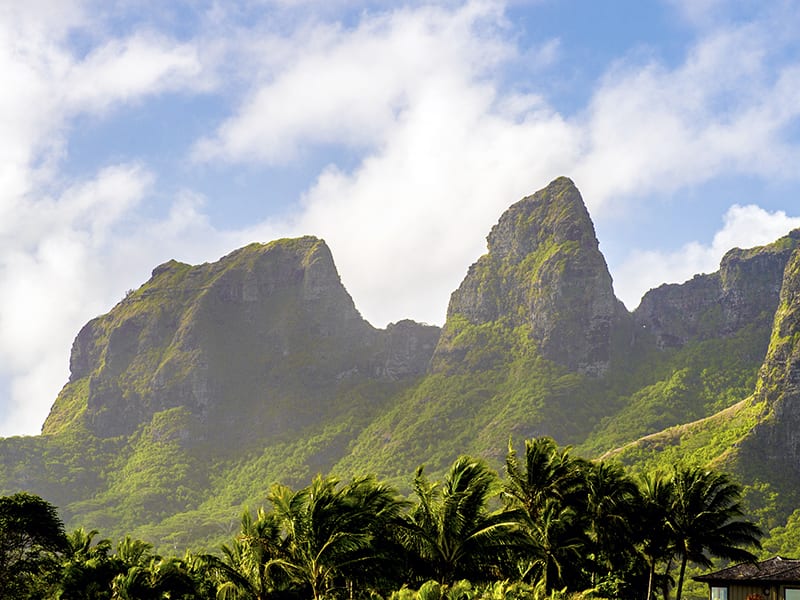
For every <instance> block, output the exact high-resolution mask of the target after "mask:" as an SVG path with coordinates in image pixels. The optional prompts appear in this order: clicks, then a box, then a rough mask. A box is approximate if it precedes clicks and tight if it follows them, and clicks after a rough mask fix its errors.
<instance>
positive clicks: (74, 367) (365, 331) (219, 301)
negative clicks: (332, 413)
mask: <svg viewBox="0 0 800 600" xmlns="http://www.w3.org/2000/svg"><path fill="white" fill-rule="evenodd" d="M438 335H439V330H438V328H436V327H430V326H424V325H419V324H417V323H414V322H411V321H404V322H401V323H398V324H396V325H394V326H391V327H390V328H389V329H388V330H386V331H381V330H377V329H375V328H373V327H372V326H371V325H369V323H367V322H366V321H365V320H364V319H363V318H362V317H361V315H360V314H359V313H358V311H357V310H356V308H355V306H354V304H353V300H352V298H351V297H350V295H349V294H348V293H347V291H346V290H345V289H344V287H343V286H342V284H341V281H340V279H339V275H338V273H337V271H336V267H335V266H334V263H333V259H332V257H331V254H330V251H329V249H328V247H327V246H326V245H325V243H324V242H323V241H321V240H318V239H316V238H313V237H305V238H300V239H295V240H279V241H276V242H272V243H269V244H264V245H262V244H252V245H250V246H247V247H245V248H242V249H240V250H237V251H235V252H233V253H231V254H229V255H227V256H225V257H223V258H222V259H220V260H219V261H218V262H215V263H212V264H204V265H200V266H196V267H192V266H189V265H185V264H181V263H178V262H175V261H171V262H168V263H166V264H164V265H161V266H159V267H157V268H156V269H155V270H154V271H153V276H152V278H151V279H150V280H149V281H148V282H147V283H145V284H144V285H143V286H142V287H141V288H140V289H139V290H137V291H135V292H132V293H130V294H129V295H128V296H126V298H125V299H124V300H123V301H122V302H120V303H119V304H118V305H117V306H116V307H115V308H114V309H113V310H112V311H111V312H110V313H108V314H107V315H104V316H102V317H99V318H97V319H94V320H93V321H91V322H89V323H88V324H87V325H86V326H85V327H84V328H83V329H82V330H81V332H80V333H79V334H78V336H77V338H76V339H75V342H74V344H73V348H72V355H71V360H70V370H71V375H70V380H69V383H68V384H67V386H66V387H65V388H64V390H63V391H62V392H61V394H60V395H59V398H58V399H57V400H56V403H55V405H54V406H53V409H52V411H51V414H50V416H49V417H48V419H47V421H46V422H45V425H44V428H43V431H44V432H45V433H53V432H56V431H58V430H60V429H61V428H62V427H65V426H67V425H68V424H69V423H70V422H72V421H74V420H75V419H76V418H77V417H78V416H79V415H80V418H81V419H83V422H84V424H85V425H86V426H88V428H89V429H90V430H91V431H92V432H93V433H95V434H96V435H98V436H100V437H109V436H115V435H123V434H124V435H127V434H130V433H132V432H133V431H134V430H135V429H136V428H137V427H138V426H139V425H141V424H143V423H146V422H148V421H149V420H150V418H151V417H152V416H153V415H154V414H156V413H158V412H160V411H163V410H166V409H170V408H176V407H185V408H187V409H188V410H189V411H190V412H191V414H192V415H194V417H195V418H196V419H198V420H199V422H200V423H201V425H202V424H210V423H214V424H215V426H219V425H220V424H224V423H228V424H230V425H231V426H233V425H234V423H238V424H239V425H243V424H246V428H247V429H248V430H250V429H253V428H254V427H260V428H262V429H265V431H264V432H265V433H266V432H268V431H269V430H277V429H280V428H285V427H287V426H290V427H300V426H302V425H303V424H305V423H307V422H308V421H309V420H313V419H314V418H315V417H314V415H315V414H316V415H319V416H322V415H324V414H325V413H326V411H327V409H328V407H327V406H326V404H327V403H330V402H331V400H332V398H333V396H334V395H335V392H336V390H337V389H340V388H341V387H342V386H347V385H353V384H354V383H356V382H360V381H364V380H386V381H389V380H398V379H404V378H411V377H415V376H418V375H420V374H422V373H423V372H424V371H425V369H426V367H427V364H428V361H429V359H430V356H431V354H432V352H433V348H434V346H435V344H436V341H437V339H438ZM77 407H80V409H79V410H78V411H76V410H75V409H76V408H77ZM201 429H202V427H201Z"/></svg>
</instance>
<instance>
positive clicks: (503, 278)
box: [434, 177, 624, 375]
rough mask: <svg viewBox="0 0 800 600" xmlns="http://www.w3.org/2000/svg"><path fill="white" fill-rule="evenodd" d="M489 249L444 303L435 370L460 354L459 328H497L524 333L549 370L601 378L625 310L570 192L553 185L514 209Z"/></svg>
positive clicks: (568, 185)
mask: <svg viewBox="0 0 800 600" xmlns="http://www.w3.org/2000/svg"><path fill="white" fill-rule="evenodd" d="M487 241H488V250H489V252H488V253H487V254H485V255H484V256H482V257H481V258H480V259H479V260H478V262H476V263H475V264H473V265H472V266H471V267H470V269H469V272H468V273H467V276H466V278H465V279H464V281H463V282H462V284H461V286H460V287H459V288H458V290H456V291H455V292H453V295H452V296H451V298H450V305H449V307H448V323H449V324H450V327H449V328H448V327H447V325H446V326H445V333H444V335H443V337H442V340H441V341H440V345H439V349H438V350H437V355H436V356H435V357H434V368H435V369H440V368H446V367H445V366H444V365H452V363H453V360H452V359H453V358H455V357H456V356H458V355H459V354H462V353H460V352H457V351H456V348H455V346H454V345H453V344H452V341H453V340H454V339H455V337H457V336H458V334H459V333H460V332H461V330H462V329H463V328H464V327H469V326H480V325H482V324H486V323H491V322H500V323H504V324H505V325H506V326H508V327H510V328H519V327H524V328H527V329H528V330H529V338H530V340H531V341H532V342H533V344H534V345H535V346H536V347H537V349H538V350H539V351H540V352H541V354H542V355H543V356H544V357H545V358H547V359H549V360H552V361H553V362H556V363H558V364H560V365H563V366H565V367H567V368H568V369H570V370H573V371H578V372H581V373H584V374H589V375H602V374H603V373H605V371H606V370H607V368H608V365H609V360H610V331H611V323H612V321H613V320H614V319H615V318H617V317H618V316H619V315H620V314H621V311H624V308H623V307H622V305H621V304H620V303H619V301H618V300H617V299H616V298H615V297H614V292H613V290H612V285H611V275H610V274H609V272H608V267H607V266H606V262H605V259H604V258H603V255H602V254H601V253H600V250H599V245H598V241H597V237H596V236H595V231H594V225H593V224H592V221H591V218H590V217H589V213H588V211H587V209H586V205H585V204H584V202H583V198H582V197H581V194H580V192H579V191H578V189H577V188H576V187H575V184H574V183H573V182H572V181H571V180H570V179H568V178H566V177H559V178H558V179H555V180H554V181H552V182H551V183H550V184H549V185H548V186H547V187H545V188H544V189H542V190H539V191H538V192H536V193H534V194H533V195H531V196H527V197H525V198H523V199H522V200H520V201H518V202H516V203H515V204H513V205H512V206H511V207H510V208H509V209H508V210H507V211H506V212H505V213H503V215H502V216H501V217H500V220H499V221H498V222H497V224H496V225H495V226H494V227H493V228H492V230H491V232H490V233H489V236H488V238H487ZM448 331H449V333H448ZM456 345H457V344H456Z"/></svg>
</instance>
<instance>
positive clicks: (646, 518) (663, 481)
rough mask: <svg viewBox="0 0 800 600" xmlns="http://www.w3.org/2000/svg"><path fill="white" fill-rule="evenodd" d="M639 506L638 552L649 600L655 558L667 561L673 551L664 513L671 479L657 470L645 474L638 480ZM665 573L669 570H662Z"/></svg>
mask: <svg viewBox="0 0 800 600" xmlns="http://www.w3.org/2000/svg"><path fill="white" fill-rule="evenodd" d="M640 495H641V507H640V512H639V519H638V524H639V529H640V531H641V538H640V543H639V546H640V552H641V554H642V556H643V557H644V560H645V563H646V564H647V595H646V596H645V600H651V598H652V595H653V585H654V583H655V577H656V566H657V565H658V563H659V561H666V560H671V558H672V556H673V554H674V550H675V540H674V535H673V531H672V529H671V528H670V526H669V523H668V514H669V510H670V505H671V503H672V499H673V498H674V496H675V491H674V487H673V480H672V479H671V478H669V477H665V476H664V475H662V474H660V473H655V474H650V473H645V474H644V475H642V477H641V481H640ZM665 576H667V577H668V576H669V573H665Z"/></svg>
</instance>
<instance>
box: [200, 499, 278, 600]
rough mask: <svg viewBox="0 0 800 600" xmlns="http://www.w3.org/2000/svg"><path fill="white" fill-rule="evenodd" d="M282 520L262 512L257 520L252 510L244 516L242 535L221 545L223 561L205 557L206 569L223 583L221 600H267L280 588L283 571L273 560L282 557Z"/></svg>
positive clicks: (219, 596) (203, 559)
mask: <svg viewBox="0 0 800 600" xmlns="http://www.w3.org/2000/svg"><path fill="white" fill-rule="evenodd" d="M284 545H285V543H284V539H283V537H282V535H281V524H280V520H279V519H278V518H277V516H276V515H275V514H274V513H271V512H266V511H265V510H264V509H263V508H262V509H260V510H259V511H258V513H257V515H256V519H255V520H254V519H253V517H252V515H251V514H250V511H245V512H244V514H243V515H242V520H241V528H240V532H239V535H238V536H237V538H236V539H235V540H234V541H233V543H232V544H231V545H230V546H228V545H223V546H222V555H223V556H222V558H218V557H216V556H212V555H202V556H201V557H200V562H201V563H202V565H203V568H204V569H205V570H206V571H208V572H210V573H212V574H213V576H214V578H215V579H216V580H217V581H219V582H220V585H219V587H218V593H217V596H218V598H220V599H221V600H236V599H244V598H246V599H248V600H264V599H265V598H267V596H268V595H269V594H270V593H271V592H273V591H274V590H275V589H276V588H278V587H280V585H281V583H282V582H281V578H280V571H279V570H278V569H276V568H274V567H273V566H272V561H274V560H276V559H278V558H280V557H281V556H282V555H283V547H284Z"/></svg>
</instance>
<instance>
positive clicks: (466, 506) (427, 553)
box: [404, 456, 522, 585]
mask: <svg viewBox="0 0 800 600" xmlns="http://www.w3.org/2000/svg"><path fill="white" fill-rule="evenodd" d="M413 489H414V494H415V495H416V497H417V504H416V506H415V507H414V508H413V510H412V511H411V512H410V514H409V515H408V521H407V526H406V529H405V531H404V536H405V537H404V539H405V543H406V545H407V547H408V548H409V549H410V551H411V552H412V554H414V555H416V556H417V557H418V559H419V561H420V563H421V564H423V565H425V566H426V567H427V569H428V571H429V574H430V575H432V576H433V577H434V578H435V579H436V580H437V581H439V582H440V583H442V584H447V585H449V584H451V583H453V581H455V580H456V579H458V578H464V577H467V578H470V579H473V580H474V579H480V578H481V577H482V576H483V575H485V574H486V573H487V571H488V570H490V569H492V568H498V567H499V566H500V564H501V563H502V562H503V559H504V558H505V557H507V556H508V551H509V549H510V548H511V547H513V546H514V545H520V544H521V543H522V536H521V528H520V518H521V513H520V511H517V510H509V509H504V510H498V511H494V512H490V511H489V510H488V508H487V503H488V501H489V500H490V499H491V498H493V497H495V496H496V495H497V494H498V492H499V491H500V488H499V481H498V479H497V475H496V474H495V473H494V472H493V471H492V470H491V469H489V467H488V466H487V465H486V463H485V462H483V461H482V460H479V459H475V458H471V457H469V456H462V457H460V458H458V459H457V460H456V461H455V462H454V463H453V465H452V466H451V467H450V470H449V471H448V473H447V475H446V477H445V479H444V482H443V483H442V484H438V483H430V482H428V480H427V479H426V478H425V476H424V475H423V469H422V467H420V468H418V469H417V472H416V475H415V477H414V483H413Z"/></svg>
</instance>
